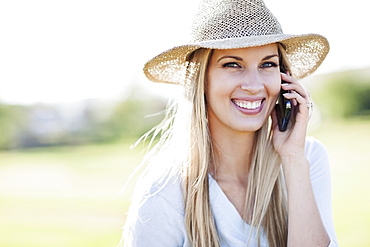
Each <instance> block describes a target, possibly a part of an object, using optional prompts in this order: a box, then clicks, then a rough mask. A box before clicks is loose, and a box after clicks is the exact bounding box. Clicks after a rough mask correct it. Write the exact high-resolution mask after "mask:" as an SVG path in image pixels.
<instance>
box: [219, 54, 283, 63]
mask: <svg viewBox="0 0 370 247" xmlns="http://www.w3.org/2000/svg"><path fill="white" fill-rule="evenodd" d="M273 57H279V55H278V54H272V55H269V56H266V57H264V58H263V59H262V61H265V60H269V59H271V58H273ZM224 58H232V59H235V60H237V61H243V58H241V57H238V56H223V57H221V58H219V59H218V60H217V62H219V61H221V60H222V59H224Z"/></svg>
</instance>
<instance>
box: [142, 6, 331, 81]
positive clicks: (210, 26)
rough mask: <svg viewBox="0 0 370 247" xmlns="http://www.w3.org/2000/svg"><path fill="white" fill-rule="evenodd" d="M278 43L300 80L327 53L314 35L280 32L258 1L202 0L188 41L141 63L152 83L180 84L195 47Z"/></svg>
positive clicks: (322, 40) (325, 43)
mask: <svg viewBox="0 0 370 247" xmlns="http://www.w3.org/2000/svg"><path fill="white" fill-rule="evenodd" d="M276 42H280V43H282V44H283V45H284V46H285V48H286V52H287V55H288V58H289V60H290V63H291V65H292V66H291V71H292V74H293V75H294V76H295V77H296V78H298V79H300V78H303V77H305V76H307V75H309V74H311V73H312V72H314V71H315V70H316V69H317V68H318V67H319V66H320V64H321V63H322V62H323V60H324V58H325V57H326V55H327V53H328V52H329V43H328V41H327V39H326V38H325V37H323V36H321V35H318V34H303V35H289V34H284V33H283V31H282V29H281V26H280V24H279V22H278V20H277V19H276V18H275V16H274V15H273V14H272V13H271V12H270V10H269V9H268V8H267V7H266V5H265V4H264V2H263V1H262V0H202V2H201V4H200V6H199V11H198V13H197V14H196V15H195V19H194V22H193V29H192V40H191V42H189V43H188V44H186V45H182V46H177V47H174V48H172V49H170V50H167V51H165V52H163V53H161V54H159V55H158V56H156V57H154V58H153V59H151V60H150V61H148V62H147V63H146V64H145V66H144V73H145V75H146V76H147V78H148V79H149V80H151V81H154V82H164V83H175V84H181V83H183V81H184V79H185V75H186V70H187V67H188V64H189V62H188V61H187V57H188V55H189V54H190V53H192V52H193V51H195V50H197V49H199V48H210V49H235V48H244V47H255V46H261V45H267V44H272V43H276Z"/></svg>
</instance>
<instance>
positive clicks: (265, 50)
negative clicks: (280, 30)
mask: <svg viewBox="0 0 370 247" xmlns="http://www.w3.org/2000/svg"><path fill="white" fill-rule="evenodd" d="M272 54H278V47H277V44H275V43H274V44H268V45H263V46H256V47H246V48H238V49H225V50H222V49H216V50H214V51H213V54H212V55H213V57H220V56H227V55H233V56H236V55H237V56H241V57H244V56H248V57H260V56H264V55H272Z"/></svg>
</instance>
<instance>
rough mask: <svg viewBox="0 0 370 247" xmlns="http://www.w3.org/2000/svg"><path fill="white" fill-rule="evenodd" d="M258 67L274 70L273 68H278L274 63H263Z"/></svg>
mask: <svg viewBox="0 0 370 247" xmlns="http://www.w3.org/2000/svg"><path fill="white" fill-rule="evenodd" d="M260 67H261V68H275V67H278V64H276V63H274V62H265V63H263V64H262V65H261V66H260Z"/></svg>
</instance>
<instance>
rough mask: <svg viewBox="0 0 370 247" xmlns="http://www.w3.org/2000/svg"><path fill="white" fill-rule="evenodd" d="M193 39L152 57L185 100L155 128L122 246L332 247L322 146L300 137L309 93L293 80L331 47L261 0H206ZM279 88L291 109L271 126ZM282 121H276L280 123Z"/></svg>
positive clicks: (152, 70) (158, 77) (161, 76)
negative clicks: (291, 29)
mask: <svg viewBox="0 0 370 247" xmlns="http://www.w3.org/2000/svg"><path fill="white" fill-rule="evenodd" d="M192 37H193V41H192V42H191V43H190V44H188V45H184V46H180V47H175V48H173V49H171V50H168V51H166V52H164V53H162V54H160V55H159V56H157V57H155V58H153V59H152V60H150V61H149V62H148V63H147V64H146V65H145V68H144V72H145V74H146V76H147V77H148V78H149V79H150V80H152V81H154V82H165V83H176V84H181V85H182V86H183V88H184V100H179V102H178V103H177V105H176V104H175V106H173V107H170V108H169V110H168V113H169V114H168V116H167V118H166V119H165V120H164V122H163V123H162V124H161V125H160V126H158V127H157V128H156V129H154V130H153V131H154V135H156V133H160V132H162V135H161V138H160V141H159V142H158V143H157V144H156V146H155V147H154V148H153V149H152V152H150V153H149V154H148V156H147V159H146V160H145V162H147V163H149V167H148V168H147V169H146V171H145V172H144V174H145V175H143V177H142V179H141V180H140V181H139V182H138V187H137V188H138V189H137V191H136V192H135V196H136V198H135V199H134V202H133V204H132V206H131V207H130V211H129V214H128V219H127V223H126V227H125V232H124V238H123V242H125V244H126V245H127V246H166V247H167V246H196V247H209V246H222V247H224V246H232V247H234V246H337V244H336V239H335V233H334V228H333V222H332V216H331V199H330V194H331V191H330V190H331V188H330V171H329V164H328V159H327V154H326V151H325V149H324V148H323V146H322V145H321V144H320V143H319V142H318V141H316V140H314V139H312V138H306V130H307V123H308V120H309V117H310V111H311V108H312V101H311V99H310V97H309V94H308V92H307V91H306V90H305V89H304V88H303V86H302V85H301V84H300V83H299V82H298V79H300V78H303V77H305V76H307V75H308V74H310V73H312V72H313V71H315V70H316V69H317V67H318V66H319V65H320V64H321V63H322V61H323V60H324V58H325V57H326V55H327V52H328V50H329V45H328V43H327V40H326V39H325V38H324V37H322V36H320V35H317V34H308V35H297V36H295V35H287V34H283V32H282V30H281V27H280V24H279V23H278V21H277V20H276V18H275V17H274V16H273V15H272V14H271V12H270V11H269V10H268V9H267V7H266V6H265V5H264V3H263V2H262V1H261V0H228V1H226V0H217V1H210V0H208V1H207V0H204V1H203V2H202V4H201V6H200V9H199V12H198V14H197V15H196V19H195V20H194V28H193V33H192ZM281 92H282V94H283V97H284V98H285V101H288V100H289V103H287V105H286V107H287V108H288V110H289V108H290V105H289V104H292V106H291V107H292V114H291V115H292V116H291V118H290V119H289V121H288V126H287V130H286V131H280V129H279V124H278V123H279V121H280V117H281V116H280V115H279V114H277V113H278V112H279V110H278V109H279V107H277V106H276V102H277V99H278V98H279V95H280V93H281ZM280 127H281V126H280Z"/></svg>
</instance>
